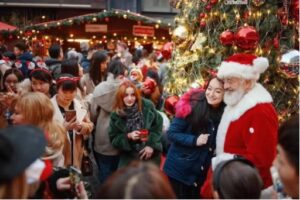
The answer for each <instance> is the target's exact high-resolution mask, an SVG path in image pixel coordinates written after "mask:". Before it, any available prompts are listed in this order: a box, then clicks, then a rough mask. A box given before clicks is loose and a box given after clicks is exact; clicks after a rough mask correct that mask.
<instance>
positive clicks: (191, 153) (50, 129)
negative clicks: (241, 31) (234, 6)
mask: <svg viewBox="0 0 300 200" xmlns="http://www.w3.org/2000/svg"><path fill="white" fill-rule="evenodd" d="M115 51H116V52H115V53H114V54H112V53H111V52H108V51H107V50H105V49H104V47H103V46H101V45H98V46H96V47H93V48H90V47H89V45H88V44H87V43H83V44H82V45H81V52H79V51H76V50H75V49H68V50H67V52H64V51H63V49H62V47H61V46H60V45H58V44H53V45H51V46H50V47H49V49H48V57H41V56H38V55H34V53H33V52H31V51H30V49H28V47H27V46H26V45H25V44H24V43H17V44H15V46H14V50H13V52H11V51H8V50H5V51H3V52H0V59H1V60H0V78H1V88H0V89H1V93H0V102H1V103H0V114H1V115H0V128H1V131H0V163H1V164H0V198H80V199H87V198H141V199H142V198H160V199H162V198H169V199H170V198H171V199H173V198H182V199H190V198H193V199H198V198H216V199H219V198H222V199H223V198H226V199H227V198H231V199H236V198H237V199H243V198H247V199H250V198H251V199H252V198H256V199H257V198H289V197H291V198H299V116H292V117H291V118H290V119H289V120H287V121H286V122H284V123H283V124H282V125H281V126H280V127H279V124H278V116H277V113H276V110H275V108H274V105H273V103H272V102H273V100H272V97H271V95H270V94H269V92H268V91H267V90H266V89H265V88H264V87H263V86H262V85H261V84H260V83H259V82H258V80H259V77H260V75H261V74H262V73H263V72H264V71H265V70H267V68H268V65H269V64H268V60H267V59H266V58H264V57H256V56H254V55H251V54H234V55H232V56H230V57H228V58H227V59H226V60H224V61H223V62H222V63H221V65H220V66H219V68H218V72H217V73H216V74H211V77H210V78H209V80H208V81H207V82H206V83H205V85H204V86H203V87H201V88H197V89H191V90H189V91H187V92H186V93H184V94H183V95H182V96H181V97H180V99H179V100H178V102H174V105H172V106H174V109H172V111H170V105H168V106H167V104H168V103H169V102H167V101H166V102H165V99H166V98H167V94H165V92H164V84H165V83H166V81H167V68H168V66H169V65H170V63H169V59H170V57H169V56H164V53H160V54H159V53H157V52H152V53H150V54H149V53H148V52H147V50H146V49H141V48H137V49H135V50H129V48H128V47H127V45H126V43H123V42H121V41H119V42H118V43H117V45H116V49H115ZM172 106H171V107H172ZM93 160H95V162H96V164H97V172H98V173H96V174H97V176H98V177H97V179H98V181H99V185H96V186H95V185H93V187H95V188H97V189H96V192H94V193H93V194H91V191H89V187H88V186H89V185H91V184H93V183H88V182H83V181H82V180H83V179H82V176H95V173H93V170H96V169H93V167H92V162H93Z"/></svg>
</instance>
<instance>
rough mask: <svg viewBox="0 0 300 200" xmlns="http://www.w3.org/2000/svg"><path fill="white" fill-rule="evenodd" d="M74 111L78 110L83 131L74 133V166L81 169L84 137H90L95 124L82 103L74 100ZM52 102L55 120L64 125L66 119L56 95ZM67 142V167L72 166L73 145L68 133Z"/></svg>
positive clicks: (65, 154)
mask: <svg viewBox="0 0 300 200" xmlns="http://www.w3.org/2000/svg"><path fill="white" fill-rule="evenodd" d="M73 101H74V109H75V110H76V118H77V120H78V121H79V122H81V125H82V129H81V131H80V132H76V131H73V142H74V143H73V144H74V151H73V158H74V166H75V167H77V168H79V169H80V168H81V160H82V156H83V153H84V136H88V135H89V134H90V133H91V132H92V130H93V127H94V125H93V123H92V122H91V121H90V120H89V117H88V115H87V111H86V110H85V109H84V108H83V106H82V105H81V103H80V102H79V101H78V100H76V99H74V100H73ZM51 102H52V104H53V106H54V119H56V120H58V121H59V122H60V123H61V124H63V123H64V121H65V119H64V117H63V115H62V113H61V111H60V109H59V107H58V103H57V100H56V95H55V96H53V97H52V99H51ZM66 135H67V142H65V146H64V156H65V166H68V165H70V164H71V143H70V137H69V134H68V132H67V131H66Z"/></svg>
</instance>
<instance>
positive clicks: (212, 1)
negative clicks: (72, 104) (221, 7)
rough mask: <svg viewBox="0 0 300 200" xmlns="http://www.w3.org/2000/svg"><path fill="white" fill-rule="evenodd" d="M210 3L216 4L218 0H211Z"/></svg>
mask: <svg viewBox="0 0 300 200" xmlns="http://www.w3.org/2000/svg"><path fill="white" fill-rule="evenodd" d="M210 3H211V4H212V5H215V4H217V3H218V0H211V1H210Z"/></svg>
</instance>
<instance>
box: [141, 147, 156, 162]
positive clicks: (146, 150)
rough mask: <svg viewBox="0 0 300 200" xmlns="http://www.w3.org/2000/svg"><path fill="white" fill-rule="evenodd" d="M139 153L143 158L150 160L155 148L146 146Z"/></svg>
mask: <svg viewBox="0 0 300 200" xmlns="http://www.w3.org/2000/svg"><path fill="white" fill-rule="evenodd" d="M139 155H140V159H141V160H149V159H150V158H151V156H152V155H153V148H152V147H149V146H146V147H145V148H143V149H142V150H141V151H140V152H139Z"/></svg>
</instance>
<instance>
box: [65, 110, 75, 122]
mask: <svg viewBox="0 0 300 200" xmlns="http://www.w3.org/2000/svg"><path fill="white" fill-rule="evenodd" d="M75 116H76V110H66V111H65V119H66V121H67V122H69V121H71V120H72V119H73V118H74V117H75Z"/></svg>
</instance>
